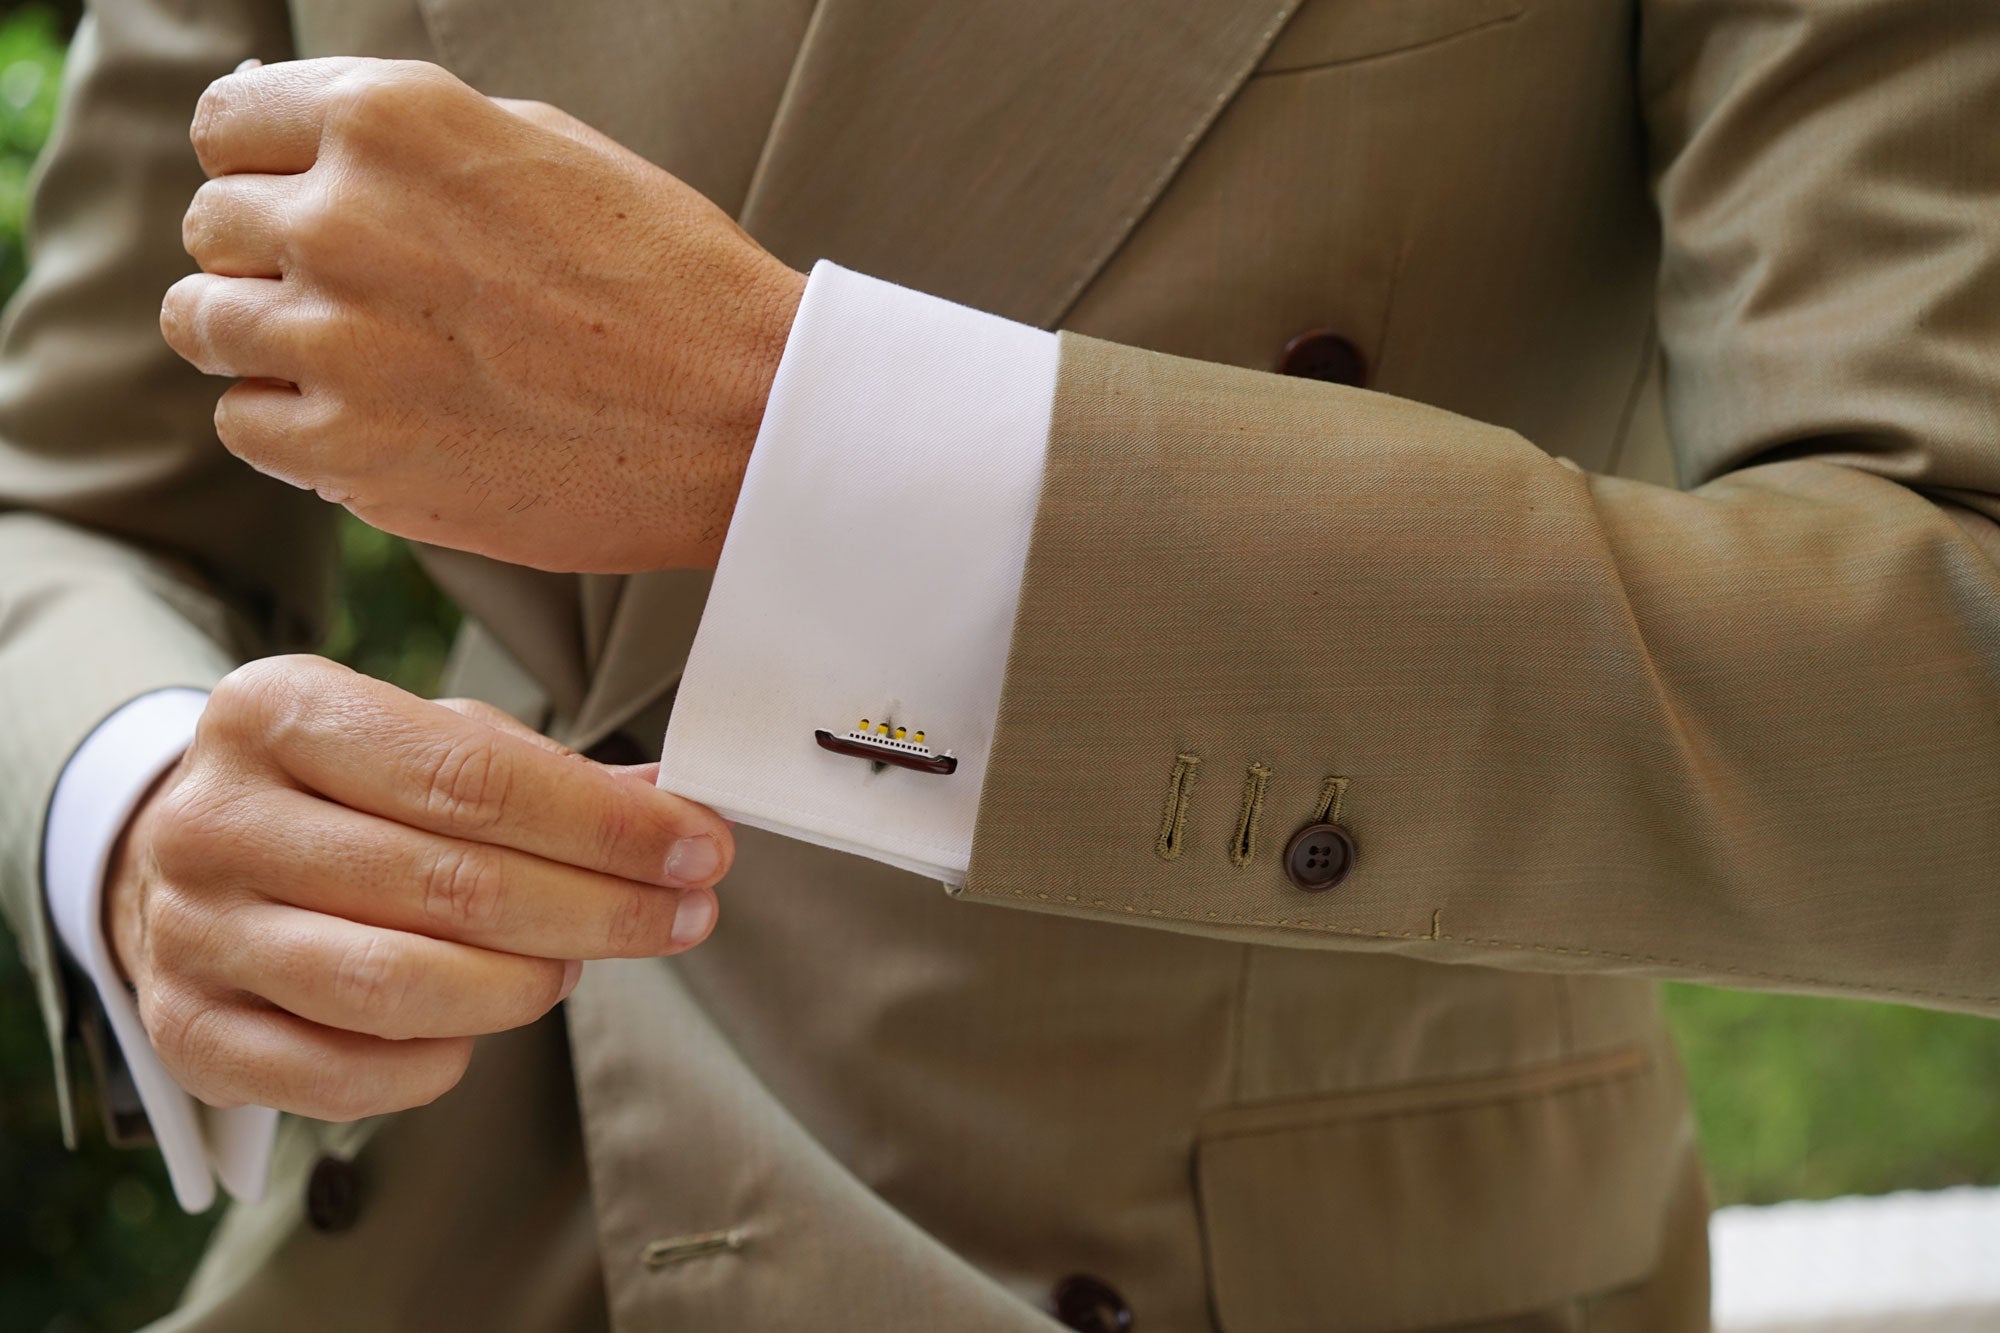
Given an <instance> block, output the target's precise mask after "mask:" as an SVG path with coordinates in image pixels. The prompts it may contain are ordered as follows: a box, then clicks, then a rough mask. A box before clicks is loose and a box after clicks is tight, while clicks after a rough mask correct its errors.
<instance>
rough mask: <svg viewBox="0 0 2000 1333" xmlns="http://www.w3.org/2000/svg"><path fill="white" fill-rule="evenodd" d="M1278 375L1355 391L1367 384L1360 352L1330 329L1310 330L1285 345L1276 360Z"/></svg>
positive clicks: (1364, 365)
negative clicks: (1342, 386)
mask: <svg viewBox="0 0 2000 1333" xmlns="http://www.w3.org/2000/svg"><path fill="white" fill-rule="evenodd" d="M1278 373H1279V374H1280V375H1296V376H1298V377H1299V378H1300V379H1306V380H1325V381H1326V382H1327V383H1328V384H1351V385H1353V386H1354V387H1355V388H1357V389H1358V388H1361V387H1363V386H1365V385H1366V384H1367V383H1368V362H1367V360H1366V359H1365V358H1363V357H1362V355H1361V349H1360V348H1358V347H1356V346H1355V345H1354V344H1353V343H1351V342H1349V341H1348V340H1347V339H1345V338H1343V337H1341V336H1340V335H1339V334H1337V333H1335V332H1334V331H1333V330H1332V329H1314V330H1312V331H1311V332H1310V333H1301V334H1300V335H1299V336H1298V337H1296V338H1294V339H1292V340H1291V341H1290V342H1288V343H1286V344H1285V350H1284V351H1283V352H1282V353H1281V354H1280V355H1279V357H1278Z"/></svg>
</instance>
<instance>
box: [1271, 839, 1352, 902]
mask: <svg viewBox="0 0 2000 1333" xmlns="http://www.w3.org/2000/svg"><path fill="white" fill-rule="evenodd" d="M1353 869H1354V837H1353V835H1352V834H1350V833H1349V832H1348V831H1347V830H1346V829H1344V828H1342V827H1341V826H1340V825H1338V824H1308V825H1306V826H1305V827H1304V828H1302V829H1300V830H1299V831H1298V832H1297V833H1294V834H1293V835H1292V840H1291V842H1289V843H1287V844H1286V845H1285V874H1286V876H1287V877H1288V878H1289V879H1290V880H1291V881H1292V884H1293V885H1294V886H1295V887H1297V888H1301V889H1304V890H1305V891H1306V892H1307V893H1324V892H1325V891H1326V890H1328V889H1330V888H1333V887H1334V886H1335V885H1337V884H1339V883H1340V882H1341V881H1342V880H1344V879H1346V878H1347V876H1348V872H1350V871H1352V870H1353Z"/></svg>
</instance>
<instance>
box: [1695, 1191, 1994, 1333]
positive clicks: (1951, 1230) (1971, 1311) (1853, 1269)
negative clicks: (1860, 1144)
mask: <svg viewBox="0 0 2000 1333" xmlns="http://www.w3.org/2000/svg"><path fill="white" fill-rule="evenodd" d="M1709 1235H1710V1239H1711V1244H1712V1248H1713V1250H1714V1266H1715V1307H1714V1308H1715V1327H1716V1329H1717V1331H1718V1333H2000V1189H1973V1188H1964V1189H1950V1190H1939V1191H1937V1192H1935V1193H1908V1194H1888V1195H1883V1196H1882V1197H1880V1198H1870V1199H1862V1198H1855V1199H1829V1200H1826V1201H1825V1202H1819V1203H1781V1204H1774V1205H1772V1206H1770V1207H1768V1208H1724V1209H1721V1210H1719V1211H1717V1213H1716V1214H1715V1216H1714V1218H1713V1219H1712V1220H1711V1222H1710V1226H1709Z"/></svg>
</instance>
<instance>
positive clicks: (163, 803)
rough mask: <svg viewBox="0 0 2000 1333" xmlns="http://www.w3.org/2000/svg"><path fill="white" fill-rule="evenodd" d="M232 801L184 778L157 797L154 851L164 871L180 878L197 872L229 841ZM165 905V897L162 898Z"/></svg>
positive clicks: (153, 840)
mask: <svg viewBox="0 0 2000 1333" xmlns="http://www.w3.org/2000/svg"><path fill="white" fill-rule="evenodd" d="M231 814H232V812H231V809H230V804H229V802H227V801H224V800H221V799H219V798H218V796H217V794H216V793H215V792H213V791H211V790H209V789H208V788H207V787H206V785H205V784H203V783H200V782H196V781H193V780H183V781H179V782H176V783H174V784H173V786H171V787H169V788H168V789H167V790H165V791H163V792H161V793H160V795H159V796H158V797H157V798H156V799H155V801H154V805H153V811H152V826H151V839H152V847H151V851H152V854H153V858H154V860H155V862H157V864H158V865H159V867H160V870H161V873H162V874H164V875H166V876H168V877H169V878H170V879H176V880H178V879H179V878H181V877H182V876H183V875H185V874H186V872H189V871H193V872H195V873H196V874H197V875H199V873H200V872H201V871H202V870H203V869H204V867H205V864H206V863H207V862H208V861H209V859H210V857H211V854H212V853H213V852H214V851H215V849H216V848H218V847H220V846H226V845H228V844H229V843H230V841H231V838H230V825H231V823H232V822H233V821H232V818H231ZM163 905H164V900H163Z"/></svg>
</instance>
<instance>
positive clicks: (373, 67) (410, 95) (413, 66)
mask: <svg viewBox="0 0 2000 1333" xmlns="http://www.w3.org/2000/svg"><path fill="white" fill-rule="evenodd" d="M455 82H456V80H454V79H452V78H451V77H450V76H449V75H447V74H445V72H444V71H443V70H441V69H439V68H438V67H437V66H435V65H431V64H427V63H425V62H423V61H418V60H372V61H368V62H367V63H365V64H360V65H356V66H355V67H354V68H353V69H352V70H350V71H348V73H347V74H345V75H344V76H342V77H341V78H340V79H339V80H338V81H337V82H336V83H335V84H334V85H333V86H332V87H331V88H330V89H329V90H328V93H327V113H326V125H327V128H328V129H329V130H330V131H334V132H336V133H340V134H343V135H346V136H348V137H353V138H362V139H367V138H369V137H371V136H373V135H375V134H376V132H378V131H381V132H385V133H386V134H389V135H400V134H401V133H403V132H405V131H406V130H407V128H408V126H409V124H410V118H411V117H412V116H421V115H424V114H426V113H427V112H429V111H430V110H431V109H432V108H433V107H434V106H435V103H436V99H437V97H438V95H439V94H440V93H441V92H442V91H443V90H444V89H445V88H446V87H447V86H448V85H449V84H450V83H455Z"/></svg>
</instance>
